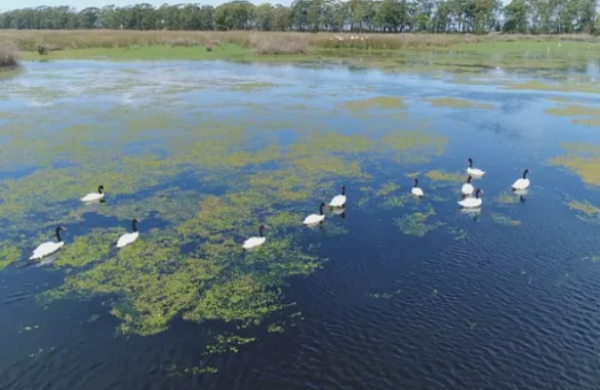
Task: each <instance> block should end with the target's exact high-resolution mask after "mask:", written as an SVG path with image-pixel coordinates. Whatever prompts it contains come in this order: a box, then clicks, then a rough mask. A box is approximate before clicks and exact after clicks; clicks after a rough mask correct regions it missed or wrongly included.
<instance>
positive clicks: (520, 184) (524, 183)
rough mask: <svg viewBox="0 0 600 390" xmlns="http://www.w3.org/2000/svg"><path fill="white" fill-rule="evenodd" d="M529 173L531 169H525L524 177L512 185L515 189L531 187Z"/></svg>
mask: <svg viewBox="0 0 600 390" xmlns="http://www.w3.org/2000/svg"><path fill="white" fill-rule="evenodd" d="M528 173H529V169H525V171H523V177H522V178H520V179H518V180H517V181H515V182H514V184H513V185H512V189H513V190H524V189H526V188H528V187H529V179H528V178H527V174H528Z"/></svg>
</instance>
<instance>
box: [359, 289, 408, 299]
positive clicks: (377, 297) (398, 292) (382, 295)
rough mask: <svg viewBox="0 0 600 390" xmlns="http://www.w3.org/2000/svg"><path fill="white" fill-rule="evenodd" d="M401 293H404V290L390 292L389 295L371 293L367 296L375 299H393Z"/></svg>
mask: <svg viewBox="0 0 600 390" xmlns="http://www.w3.org/2000/svg"><path fill="white" fill-rule="evenodd" d="M401 292H402V290H396V291H392V292H388V293H369V294H367V295H368V296H369V297H371V298H375V299H391V298H393V297H395V296H398V295H400V293H401Z"/></svg>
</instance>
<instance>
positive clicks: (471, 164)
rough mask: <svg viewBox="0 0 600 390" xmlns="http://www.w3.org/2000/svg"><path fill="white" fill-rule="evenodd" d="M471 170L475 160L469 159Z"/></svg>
mask: <svg viewBox="0 0 600 390" xmlns="http://www.w3.org/2000/svg"><path fill="white" fill-rule="evenodd" d="M469 168H473V159H469Z"/></svg>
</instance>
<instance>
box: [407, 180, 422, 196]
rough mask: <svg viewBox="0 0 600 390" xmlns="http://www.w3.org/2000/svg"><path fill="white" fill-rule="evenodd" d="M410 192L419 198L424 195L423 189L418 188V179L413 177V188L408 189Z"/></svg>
mask: <svg viewBox="0 0 600 390" xmlns="http://www.w3.org/2000/svg"><path fill="white" fill-rule="evenodd" d="M410 193H411V194H413V195H414V196H418V197H419V198H420V197H422V196H423V195H425V193H423V190H422V189H420V188H419V179H415V181H414V185H413V188H412V189H411V190H410Z"/></svg>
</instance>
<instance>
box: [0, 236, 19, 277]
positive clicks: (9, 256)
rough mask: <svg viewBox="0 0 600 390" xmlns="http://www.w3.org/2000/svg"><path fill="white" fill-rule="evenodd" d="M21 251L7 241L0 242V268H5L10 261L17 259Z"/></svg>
mask: <svg viewBox="0 0 600 390" xmlns="http://www.w3.org/2000/svg"><path fill="white" fill-rule="evenodd" d="M21 254H22V251H21V249H19V248H18V247H17V246H15V245H14V244H12V243H11V242H9V241H3V242H1V243H0V270H2V269H4V268H6V266H8V265H9V264H11V263H14V262H15V261H17V260H19V258H20V257H21Z"/></svg>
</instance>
